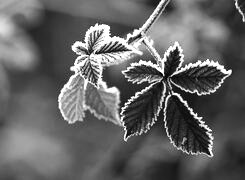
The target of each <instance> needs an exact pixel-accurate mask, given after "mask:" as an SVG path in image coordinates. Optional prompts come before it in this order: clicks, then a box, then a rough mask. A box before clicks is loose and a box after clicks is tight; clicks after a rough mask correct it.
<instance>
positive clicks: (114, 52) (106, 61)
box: [95, 37, 140, 66]
mask: <svg viewBox="0 0 245 180" xmlns="http://www.w3.org/2000/svg"><path fill="white" fill-rule="evenodd" d="M133 53H138V54H140V52H139V51H138V50H136V49H135V48H134V47H133V46H130V45H128V44H127V42H126V40H124V39H122V38H119V37H112V38H110V39H108V40H107V41H105V42H104V44H102V45H101V46H100V47H99V48H98V49H97V50H96V51H95V54H100V55H101V57H102V61H101V63H102V65H104V66H110V65H114V64H118V63H121V62H123V61H124V60H126V59H128V58H129V57H130V55H132V54H133Z"/></svg>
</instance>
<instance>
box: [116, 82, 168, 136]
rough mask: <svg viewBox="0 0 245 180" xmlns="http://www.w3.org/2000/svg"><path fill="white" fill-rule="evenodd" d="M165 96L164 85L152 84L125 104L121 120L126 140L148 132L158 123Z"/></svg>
mask: <svg viewBox="0 0 245 180" xmlns="http://www.w3.org/2000/svg"><path fill="white" fill-rule="evenodd" d="M164 95H165V85H164V84H163V83H161V82H160V83H155V84H152V85H150V86H148V87H146V88H145V89H143V90H142V91H140V92H137V93H136V94H135V96H133V97H131V99H129V100H128V102H127V103H125V105H124V107H123V108H122V112H121V115H122V117H121V119H122V123H123V126H124V129H125V135H124V139H125V140H127V139H128V138H129V137H130V136H133V135H140V134H142V133H143V132H147V131H148V130H149V129H150V127H151V126H152V125H153V124H154V123H155V122H156V120H157V116H158V114H159V112H160V110H161V108H162V102H163V99H164Z"/></svg>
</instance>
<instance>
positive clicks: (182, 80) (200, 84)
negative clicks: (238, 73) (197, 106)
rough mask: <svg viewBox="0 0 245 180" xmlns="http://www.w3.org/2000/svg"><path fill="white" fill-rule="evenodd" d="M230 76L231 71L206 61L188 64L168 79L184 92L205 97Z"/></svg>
mask: <svg viewBox="0 0 245 180" xmlns="http://www.w3.org/2000/svg"><path fill="white" fill-rule="evenodd" d="M230 74H231V70H229V71H227V70H225V69H224V67H223V66H221V65H219V64H218V63H217V62H214V61H209V60H206V61H204V62H201V61H198V62H196V63H194V64H192V63H190V64H189V65H187V66H186V67H184V68H182V69H181V70H180V71H178V72H176V73H175V74H174V75H173V76H172V77H170V79H171V82H172V83H173V84H174V85H176V86H177V87H179V88H180V89H182V90H184V91H186V92H190V93H197V94H198V95H206V94H210V93H213V92H215V91H216V90H217V89H218V88H219V87H220V86H221V84H222V83H223V82H224V79H225V78H226V77H228V76H229V75H230Z"/></svg>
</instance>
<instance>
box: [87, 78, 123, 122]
mask: <svg viewBox="0 0 245 180" xmlns="http://www.w3.org/2000/svg"><path fill="white" fill-rule="evenodd" d="M85 103H86V108H87V109H88V110H89V111H90V112H91V113H93V114H94V115H95V117H97V118H98V119H103V120H106V121H110V122H112V123H114V124H117V125H121V122H120V117H119V111H118V109H119V103H120V92H119V90H118V89H117V88H116V87H112V88H107V86H106V84H105V82H101V83H100V85H99V88H98V89H97V88H95V87H94V86H93V85H91V84H89V83H88V85H87V89H86V101H85Z"/></svg>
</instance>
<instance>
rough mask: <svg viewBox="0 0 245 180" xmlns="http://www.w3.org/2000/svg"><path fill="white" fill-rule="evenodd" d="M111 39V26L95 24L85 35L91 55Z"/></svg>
mask: <svg viewBox="0 0 245 180" xmlns="http://www.w3.org/2000/svg"><path fill="white" fill-rule="evenodd" d="M109 38H110V26H108V25H105V24H100V25H99V24H95V25H94V26H91V27H90V28H89V29H88V31H87V32H86V35H85V40H84V41H85V43H86V47H87V49H88V52H89V54H91V53H93V52H94V51H95V50H96V49H97V48H98V47H99V46H101V44H103V42H104V41H105V40H108V39H109Z"/></svg>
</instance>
